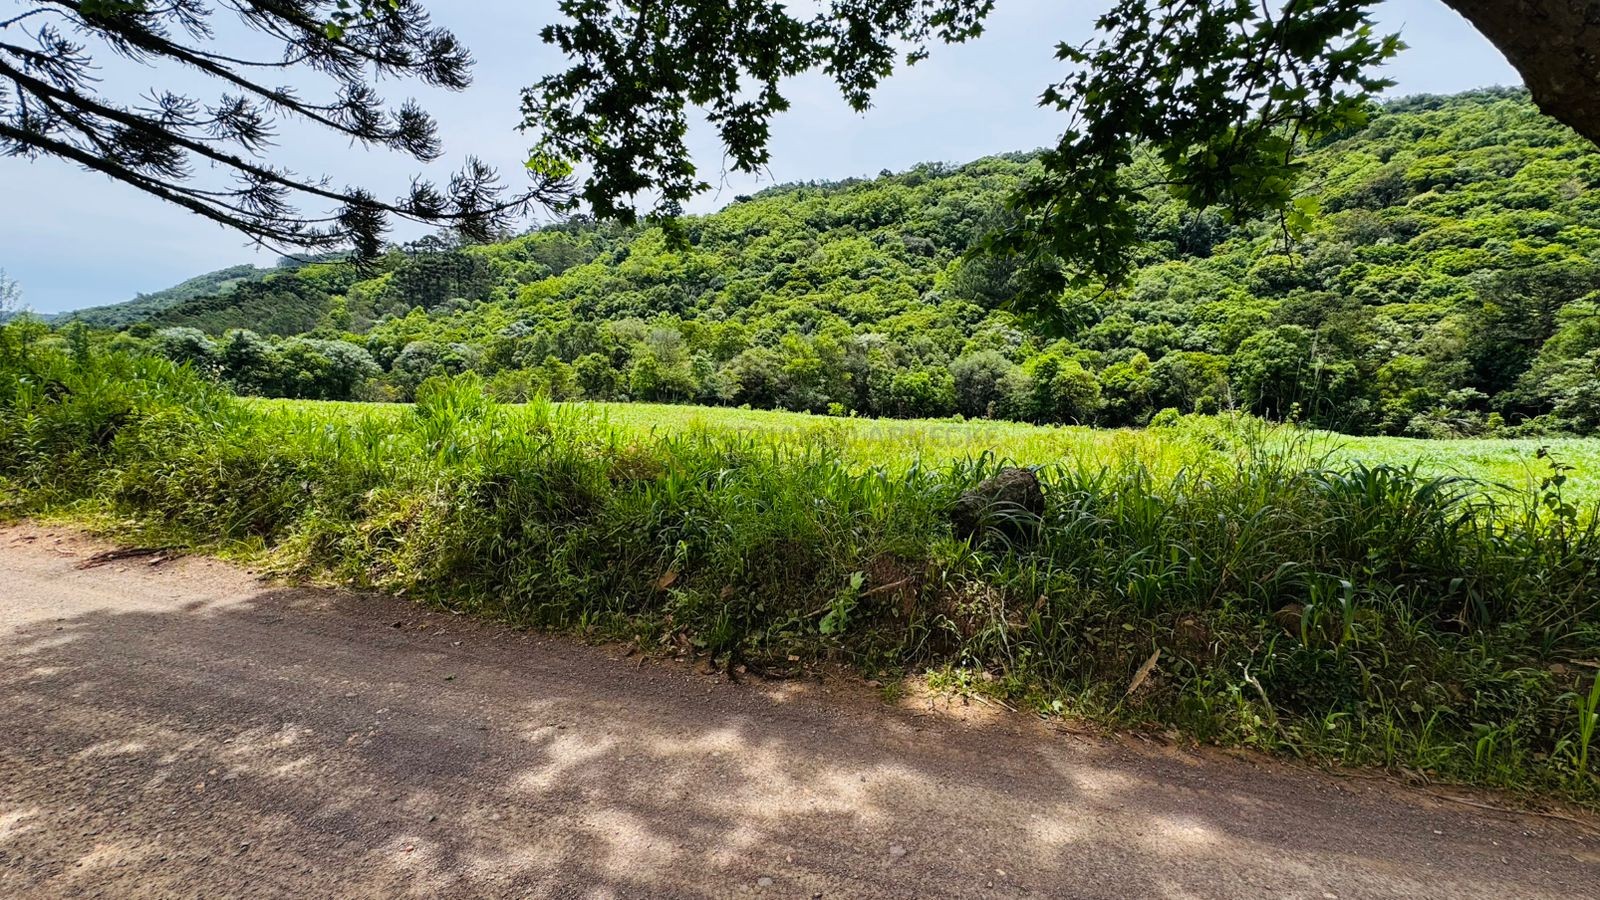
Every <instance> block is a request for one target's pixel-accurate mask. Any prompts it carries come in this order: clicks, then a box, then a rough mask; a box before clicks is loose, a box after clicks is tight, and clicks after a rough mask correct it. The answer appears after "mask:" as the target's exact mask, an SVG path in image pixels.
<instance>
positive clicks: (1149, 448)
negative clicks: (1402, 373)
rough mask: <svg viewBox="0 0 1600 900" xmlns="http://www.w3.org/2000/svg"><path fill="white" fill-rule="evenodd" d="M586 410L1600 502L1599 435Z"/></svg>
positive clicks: (871, 460) (320, 412) (1015, 457)
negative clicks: (1369, 468) (1342, 470)
mask: <svg viewBox="0 0 1600 900" xmlns="http://www.w3.org/2000/svg"><path fill="white" fill-rule="evenodd" d="M248 402H249V403H250V405H251V406H253V407H255V408H257V409H262V410H269V411H273V412H277V413H283V414H286V415H291V416H295V417H301V416H308V417H311V418H314V419H327V420H329V421H350V420H355V419H359V418H363V417H368V418H374V419H378V420H382V419H385V418H394V419H396V420H398V417H399V416H400V415H401V414H402V413H404V412H405V411H406V410H407V409H409V408H410V407H409V406H408V405H407V404H395V403H338V402H323V401H308V400H251V401H248ZM560 405H561V406H564V407H568V408H570V409H573V410H576V411H581V412H582V413H584V414H588V415H592V416H593V421H594V425H595V427H597V428H608V429H610V430H611V431H613V432H614V433H615V434H616V435H617V438H618V439H619V440H623V441H636V442H642V443H647V442H648V441H650V440H651V439H652V438H657V437H666V436H671V435H681V434H686V433H694V432H704V433H709V434H713V435H743V436H748V437H751V438H754V439H758V440H771V441H773V442H775V443H776V444H778V445H780V446H783V447H790V448H798V447H804V446H808V445H818V444H826V445H828V446H831V447H833V448H834V449H837V450H839V451H841V452H842V455H843V456H844V458H845V459H846V460H847V461H849V462H851V463H853V464H856V465H859V466H861V467H870V466H886V467H889V468H891V469H893V468H901V467H904V466H908V465H911V464H913V463H916V464H921V465H925V466H937V465H941V464H943V463H946V462H949V461H951V460H960V459H976V458H978V457H980V456H982V455H983V454H985V453H990V454H993V455H994V456H995V457H997V458H998V459H1001V460H1007V461H1010V462H1014V463H1017V464H1019V465H1043V464H1048V463H1054V462H1060V461H1065V460H1070V461H1072V462H1073V463H1075V464H1077V465H1084V464H1088V465H1094V464H1095V463H1111V462H1113V461H1117V460H1122V459H1126V458H1129V457H1133V458H1137V459H1139V460H1140V461H1142V462H1144V463H1145V464H1146V465H1148V466H1150V467H1151V468H1152V469H1153V470H1155V471H1157V472H1165V473H1168V474H1171V473H1174V472H1176V471H1177V470H1179V469H1180V468H1183V467H1185V466H1188V465H1190V464H1192V463H1193V462H1195V461H1197V460H1198V459H1199V458H1201V457H1204V456H1207V455H1209V454H1215V453H1218V452H1222V451H1223V449H1224V448H1226V447H1227V446H1229V445H1230V444H1231V443H1233V442H1232V441H1230V440H1229V435H1230V434H1232V435H1234V436H1237V435H1238V434H1239V433H1240V432H1241V431H1243V430H1246V429H1252V430H1254V431H1256V432H1261V433H1265V434H1266V435H1267V436H1268V437H1269V438H1270V439H1272V440H1274V441H1280V442H1282V443H1284V444H1285V445H1288V444H1296V445H1297V446H1298V448H1299V449H1300V450H1301V452H1303V453H1305V454H1307V455H1308V456H1310V457H1313V458H1325V459H1326V460H1327V462H1328V464H1329V465H1335V464H1338V463H1344V462H1363V463H1366V464H1368V465H1379V464H1387V465H1394V466H1415V467H1416V468H1417V469H1418V470H1419V471H1420V472H1422V473H1425V474H1428V475H1450V476H1458V477H1462V478H1469V479H1472V480H1474V481H1477V482H1481V483H1482V484H1483V485H1484V486H1485V488H1487V489H1490V490H1511V491H1519V490H1536V489H1537V488H1538V487H1539V484H1540V481H1541V479H1543V478H1545V477H1546V476H1548V475H1549V474H1550V466H1549V464H1548V463H1547V462H1546V461H1545V460H1542V459H1540V458H1539V457H1538V451H1539V449H1540V448H1541V447H1544V448H1548V449H1549V451H1550V453H1551V454H1552V455H1553V456H1554V458H1555V459H1556V460H1558V461H1559V462H1561V463H1563V464H1565V465H1569V466H1572V471H1570V472H1569V473H1568V476H1569V482H1568V484H1567V486H1566V489H1567V496H1568V498H1569V499H1570V500H1573V501H1575V502H1577V503H1579V504H1580V505H1587V504H1592V503H1595V502H1597V501H1600V438H1541V439H1534V438H1515V439H1499V438H1481V439H1462V440H1424V439H1418V438H1397V437H1353V436H1350V435H1343V434H1336V433H1333V432H1326V431H1317V430H1312V429H1304V428H1295V427H1291V426H1269V425H1264V424H1262V423H1259V422H1254V421H1247V422H1243V423H1240V422H1230V421H1229V420H1227V419H1221V418H1207V417H1198V416H1195V417H1189V418H1188V419H1186V420H1183V421H1182V422H1181V423H1180V424H1179V425H1178V426H1175V427H1170V428H1148V429H1130V428H1109V429H1101V428H1089V427H1083V426H1046V425H1030V424H1026V423H1019V422H997V421H986V420H976V419H975V420H970V421H959V420H952V419H857V418H836V417H830V416H819V415H810V414H807V413H796V412H786V411H781V410H756V409H732V408H720V407H705V406H687V405H671V404H662V403H569V404H560Z"/></svg>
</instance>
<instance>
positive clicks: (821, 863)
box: [0, 573, 1584, 898]
mask: <svg viewBox="0 0 1600 900" xmlns="http://www.w3.org/2000/svg"><path fill="white" fill-rule="evenodd" d="M138 577H139V578H141V579H144V580H146V581H151V582H152V583H154V582H159V583H161V584H164V585H167V586H168V587H169V588H170V589H169V590H167V591H166V592H165V593H162V592H161V591H151V592H148V593H150V594H151V596H152V597H153V598H154V599H151V598H149V597H147V598H146V599H142V600H140V601H138V602H136V603H129V604H123V603H106V604H98V605H97V604H94V603H89V604H86V606H88V607H95V608H80V609H79V611H78V612H77V613H76V614H73V615H68V616H65V617H62V618H55V617H53V616H50V615H46V614H44V613H41V612H39V611H38V610H33V611H29V610H27V609H24V610H23V611H22V612H20V613H15V614H14V615H11V618H12V619H14V620H16V621H15V622H12V621H7V624H8V625H12V624H15V627H14V628H8V629H7V630H9V631H11V632H12V633H11V634H8V635H7V636H6V637H5V639H4V642H3V643H0V709H3V710H4V716H5V718H6V721H5V723H4V724H3V725H0V767H3V769H4V772H3V776H4V778H5V779H6V781H7V787H6V789H5V790H4V791H3V792H0V893H3V894H7V895H9V896H27V895H33V894H41V895H43V894H72V893H85V894H92V893H96V892H102V893H105V894H107V895H117V896H125V895H127V893H128V889H129V888H132V887H135V886H136V887H137V888H139V889H140V890H142V891H146V892H148V893H152V894H171V895H195V896H201V895H204V896H217V895H252V896H263V895H291V894H292V895H300V896H303V895H325V896H355V895H374V896H378V895H382V896H394V895H400V894H413V895H422V896H583V897H591V896H592V897H668V896H730V895H734V896H737V895H744V894H749V895H752V896H754V895H763V896H780V897H789V896H805V897H811V896H817V895H822V896H828V897H833V896H850V897H871V896H1013V895H1014V896H1074V897H1102V896H1103V897H1119V898H1122V897H1146V896H1151V897H1159V896H1170V897H1189V896H1219V897H1235V896H1253V895H1271V896H1307V897H1323V896H1327V895H1333V896H1338V897H1351V896H1363V895H1374V896H1394V895H1397V894H1416V895H1425V896H1447V895H1448V896H1484V897H1491V896H1494V897H1499V896H1522V897H1529V896H1539V895H1543V894H1549V895H1551V896H1555V895H1557V894H1564V895H1566V896H1571V895H1572V894H1571V890H1572V888H1573V886H1574V885H1580V884H1582V883H1583V882H1582V881H1581V879H1582V878H1583V877H1584V874H1583V864H1582V863H1581V862H1580V861H1577V860H1574V858H1573V857H1572V855H1571V854H1572V852H1574V851H1573V849H1572V848H1575V847H1576V848H1581V847H1583V846H1584V844H1583V839H1582V838H1581V837H1580V836H1578V835H1576V834H1574V833H1565V832H1562V833H1556V834H1552V835H1543V836H1539V837H1530V836H1529V834H1528V830H1529V828H1530V827H1531V826H1530V825H1529V823H1528V822H1526V821H1519V820H1516V819H1514V818H1508V817H1505V816H1501V815H1499V814H1496V813H1489V812H1484V813H1476V812H1474V811H1471V810H1462V809H1456V808H1445V807H1439V806H1436V805H1432V804H1429V803H1426V802H1423V801H1420V800H1417V799H1415V798H1409V797H1407V796H1405V795H1404V794H1402V793H1399V792H1396V791H1395V790H1393V789H1390V788H1387V787H1384V786H1369V783H1366V782H1342V781H1339V780H1336V779H1332V778H1329V777H1325V776H1321V775H1317V774H1315V773H1310V772H1304V771H1297V770H1290V769H1286V768H1285V767H1279V766H1270V765H1269V766H1253V765H1251V764H1248V763H1245V762H1231V761H1221V762H1219V761H1218V760H1217V759H1215V758H1214V757H1206V758H1201V757H1199V756H1195V755H1189V754H1185V753H1181V752H1176V751H1143V750H1138V749H1134V748H1129V747H1127V746H1125V745H1119V744H1115V743H1111V742H1103V741H1097V740H1079V739H1069V738H1063V737H1059V736H1057V737H1054V738H1052V737H1050V736H1047V735H1041V734H1040V733H1039V732H1038V730H1037V729H1034V728H1031V727H1029V726H1028V723H1026V722H1015V723H1010V724H1001V725H998V726H984V727H974V726H970V725H968V724H963V723H960V722H956V721H951V720H946V719H942V718H940V717H938V716H926V717H921V718H918V717H914V716H913V715H912V714H910V713H908V712H905V711H894V710H889V709H883V708H871V707H870V706H864V705H862V704H857V703H843V704H841V703H837V702H832V701H831V700H830V698H828V697H825V696H822V690H821V688H819V687H818V686H816V685H814V684H808V683H798V682H782V683H755V684H742V685H730V684H722V683H715V682H713V681H712V680H711V679H709V678H707V677H705V676H701V675H696V674H694V673H692V672H689V671H688V670H687V669H686V668H685V667H682V666H677V665H663V664H656V663H649V664H644V665H640V664H638V662H637V660H625V659H619V658H617V654H615V653H608V652H607V651H606V650H604V649H601V648H591V647H583V646H578V645H575V644H573V643H571V642H569V641H566V640H563V639H558V638H543V637H538V636H531V635H527V634H523V633H518V632H514V631H510V630H506V629H501V628H497V627H494V626H490V625H483V624H479V623H474V622H471V621H468V620H464V619H461V618H458V617H453V616H450V615H447V614H443V613H439V612H430V611H427V610H424V609H422V608H420V607H418V606H415V605H412V604H408V603H405V602H402V601H399V600H395V599H392V598H385V597H377V596H371V595H362V594H355V593H349V592H339V591H325V590H313V589H298V588H260V587H257V588H255V589H254V590H252V591H251V592H249V593H248V594H247V595H244V596H238V597H234V598H233V599H231V600H229V601H227V602H218V601H215V600H213V599H211V598H210V597H209V596H207V595H206V594H205V592H204V591H201V590H189V589H186V588H184V587H183V586H182V583H181V579H178V578H177V576H174V575H171V574H168V575H164V576H158V575H155V574H147V573H139V575H138ZM3 596H4V595H3V594H0V597H3ZM141 596H144V594H141ZM4 605H5V601H0V609H3V608H4ZM1018 726H1021V727H1020V728H1019V727H1018ZM1019 731H1020V733H1019ZM1557 845H1559V846H1560V847H1561V848H1562V849H1561V852H1560V853H1556V852H1555V851H1554V849H1553V848H1554V847H1555V846H1557ZM1502 859H1503V860H1504V861H1503V862H1502Z"/></svg>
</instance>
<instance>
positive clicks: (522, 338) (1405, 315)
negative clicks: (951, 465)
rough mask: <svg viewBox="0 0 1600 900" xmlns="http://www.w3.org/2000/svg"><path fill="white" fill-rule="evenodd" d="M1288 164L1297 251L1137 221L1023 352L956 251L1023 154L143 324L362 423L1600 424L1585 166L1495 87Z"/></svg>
mask: <svg viewBox="0 0 1600 900" xmlns="http://www.w3.org/2000/svg"><path fill="white" fill-rule="evenodd" d="M1306 164H1307V173H1306V177H1305V183H1304V187H1305V189H1306V191H1307V192H1308V193H1310V194H1313V195H1315V196H1316V197H1317V199H1318V202H1319V204H1320V213H1319V214H1318V216H1317V218H1316V222H1315V224H1314V227H1313V228H1312V230H1311V232H1310V233H1309V234H1308V235H1306V236H1305V237H1304V238H1303V239H1301V240H1298V241H1294V242H1292V243H1291V242H1290V241H1289V240H1288V238H1287V237H1286V235H1285V232H1284V230H1283V229H1282V228H1281V227H1280V225H1279V223H1275V222H1249V223H1240V224H1234V223H1230V222H1228V221H1227V220H1226V219H1225V218H1224V217H1222V216H1220V215H1218V214H1216V213H1210V212H1208V213H1204V214H1200V215H1195V214H1191V213H1189V212H1188V211H1186V210H1185V209H1183V208H1182V207H1181V206H1180V205H1179V204H1177V203H1176V202H1174V201H1171V200H1169V199H1166V198H1164V197H1157V198H1155V199H1153V200H1152V201H1151V202H1149V203H1147V204H1145V205H1144V206H1143V207H1142V208H1141V209H1140V210H1139V214H1140V220H1141V223H1142V230H1143V232H1144V234H1145V236H1146V237H1147V238H1148V241H1149V243H1148V245H1147V247H1146V249H1145V250H1144V255H1143V258H1142V259H1141V261H1140V262H1141V266H1140V268H1139V270H1138V272H1137V275H1136V277H1135V278H1134V280H1133V281H1132V283H1131V284H1130V285H1128V286H1126V287H1125V288H1124V289H1121V290H1117V291H1107V292H1096V291H1077V292H1071V293H1068V294H1066V295H1065V296H1060V297H1049V298H1046V299H1047V300H1049V301H1050V304H1047V305H1053V306H1054V307H1055V308H1057V309H1058V311H1059V314H1058V315H1056V316H1054V317H1052V319H1051V321H1050V322H1048V323H1045V324H1046V325H1048V327H1042V326H1041V324H1040V323H1037V322H1027V321H1022V320H1020V319H1019V318H1018V317H1017V316H1015V315H1013V313H1012V312H1010V311H1009V309H1010V308H1011V305H1012V302H1013V301H1015V300H1017V299H1018V298H1033V297H1034V295H1033V293H1031V292H1036V291H1037V290H1038V288H1036V287H1034V284H1035V283H1036V279H1034V278H1033V277H1031V275H1032V273H1033V272H1034V271H1036V270H1035V269H1033V268H1031V267H1030V266H1024V265H1020V264H1018V263H1017V262H1016V261H1014V260H994V259H982V258H979V259H972V258H968V257H967V255H966V252H967V251H968V250H969V248H971V247H972V245H973V242H974V241H975V240H976V239H977V238H978V237H979V236H980V235H982V234H983V233H985V231H986V230H988V229H990V228H991V227H993V226H995V225H996V224H998V223H1001V222H1003V221H1004V218H1005V215H1006V213H1005V210H1004V198H1005V196H1006V194H1007V192H1008V191H1009V190H1010V189H1011V188H1012V187H1013V186H1014V185H1016V184H1017V183H1018V181H1019V180H1020V179H1023V178H1025V177H1027V175H1028V173H1029V171H1030V168H1031V165H1032V163H1031V158H1030V157H1029V156H1026V155H1016V156H1006V157H995V158H989V159H984V160H979V161H977V162H974V163H971V164H968V165H964V166H946V165H938V164H928V165H922V166H918V167H916V168H914V169H912V170H910V171H907V172H902V173H899V174H885V175H883V176H881V177H879V178H875V179H870V180H867V179H853V180H848V181H843V182H837V183H828V184H799V185H786V186H782V187H777V188H773V189H770V190H767V191H764V192H762V193H760V194H758V195H756V196H754V197H750V198H740V199H739V200H738V201H736V202H734V203H733V204H731V205H730V206H729V207H727V208H726V209H724V210H722V211H720V212H718V213H715V214H712V215H707V216H698V217H691V218H689V219H688V220H687V222H686V223H685V224H686V233H687V237H688V243H689V246H688V248H687V249H682V250H680V249H675V248H671V247H669V246H668V244H667V241H666V240H665V238H664V236H663V234H662V233H661V232H660V231H659V230H656V229H644V228H641V229H623V228H618V227H613V226H608V225H603V224H595V223H589V222H581V221H579V222H572V223H567V224H564V225H562V226H559V227H554V228H548V229H544V230H541V231H538V232H535V233H532V234H528V235H524V236H521V237H517V238H513V239H510V240H507V241H504V242H501V243H497V244H493V245H489V246H481V247H466V248H462V247H455V246H452V245H450V244H448V243H447V242H443V241H437V240H430V241H428V242H425V244H423V245H415V246H411V247H408V248H404V249H397V250H395V251H393V252H391V253H390V254H389V255H388V256H386V257H385V258H384V259H382V260H380V261H379V262H378V264H377V266H376V267H375V268H374V269H372V270H369V271H364V272H357V271H355V270H354V269H353V268H351V267H350V266H348V265H345V264H340V263H335V264H320V265H312V266H306V267H304V268H301V269H298V270H296V271H293V272H282V273H276V274H272V275H268V276H265V277H264V278H262V279H260V280H259V281H255V282H251V283H249V284H247V285H245V286H243V287H236V288H234V289H233V290H232V291H231V292H227V293H221V294H218V295H214V296H210V297H199V298H193V299H189V300H186V301H183V302H181V303H178V304H176V305H173V306H170V307H168V308H164V309H161V310H159V311H155V312H153V313H152V314H151V315H149V317H148V318H147V321H148V322H150V324H152V325H154V326H156V327H158V328H171V327H189V328H195V329H199V330H200V331H203V332H206V333H207V334H209V335H210V337H209V338H202V337H201V336H199V335H194V334H189V333H184V334H183V335H182V340H181V341H172V342H169V343H175V344H179V345H181V346H182V347H184V348H187V349H184V350H182V351H181V352H182V353H185V354H189V355H194V354H199V355H201V356H205V355H207V354H214V355H216V356H218V358H219V359H220V358H222V357H226V355H227V345H228V342H229V341H230V340H236V339H237V338H221V336H222V335H223V333H224V332H226V331H227V330H228V329H231V328H248V329H252V330H253V331H256V332H262V333H266V334H272V335H281V336H287V335H290V334H295V333H300V332H312V333H313V334H314V336H315V337H317V338H321V339H342V340H345V341H347V342H350V343H353V344H356V345H359V346H360V347H361V348H362V349H364V350H365V351H366V353H367V354H368V356H370V358H371V361H372V362H373V363H374V364H376V366H377V367H378V368H379V369H381V370H382V371H381V374H380V375H378V376H377V377H376V378H374V379H371V380H370V381H368V382H366V387H365V388H364V389H363V390H362V391H360V392H358V393H360V394H361V395H362V396H367V397H373V398H379V399H382V398H395V399H406V398H409V397H410V396H411V394H412V392H413V391H414V390H415V388H416V386H417V385H418V384H419V383H420V382H421V381H422V380H423V379H424V378H426V377H428V376H430V375H434V374H443V373H451V372H459V371H463V370H468V369H471V370H476V371H479V372H481V373H483V374H484V375H485V376H486V377H488V378H489V380H490V384H491V386H492V388H493V389H494V390H495V392H496V393H497V394H498V395H499V396H502V397H504V398H507V399H520V398H523V397H526V396H530V395H532V394H534V393H539V392H544V393H549V394H551V395H552V396H555V397H556V398H558V399H560V398H567V397H579V396H582V397H589V398H593V399H601V400H612V399H632V400H651V401H667V402H698V403H707V404H726V405H746V404H747V405H750V406H752V407H776V408H785V409H793V410H809V411H813V412H833V413H854V414H861V415H877V416H898V417H903V416H946V415H951V414H955V413H960V414H963V415H966V416H984V415H987V416H995V417H1003V418H1014V419H1023V420H1032V421H1040V422H1081V423H1094V424H1105V425H1128V424H1142V423H1144V422H1146V421H1148V420H1149V418H1150V417H1151V416H1152V415H1154V414H1155V413H1156V412H1157V411H1159V410H1161V409H1164V408H1169V407H1170V408H1175V409H1177V410H1179V411H1181V412H1190V411H1200V412H1208V411H1212V410H1217V409H1224V408H1237V409H1244V410H1249V411H1252V412H1255V413H1258V414H1261V415H1264V416H1268V417H1272V418H1302V419H1308V420H1311V421H1314V422H1316V423H1318V424H1321V425H1324V426H1327V427H1331V428H1336V429H1339V430H1344V431H1350V432H1357V433H1381V434H1413V435H1428V436H1451V435H1469V434H1501V433H1506V432H1507V430H1508V429H1510V430H1511V431H1513V432H1515V431H1519V430H1520V431H1523V432H1539V431H1546V430H1571V431H1579V432H1590V431H1593V430H1595V429H1596V427H1600V304H1597V303H1596V297H1597V296H1600V295H1597V294H1596V291H1597V290H1600V264H1597V259H1596V254H1597V253H1600V228H1597V227H1596V226H1597V223H1600V218H1597V212H1600V208H1597V206H1600V202H1597V196H1600V195H1597V194H1596V193H1595V191H1594V190H1593V188H1594V187H1595V185H1596V183H1597V180H1600V157H1597V156H1596V155H1595V154H1594V148H1593V147H1592V146H1590V145H1589V144H1587V143H1586V142H1584V141H1582V140H1580V139H1579V138H1577V137H1576V136H1575V135H1573V134H1572V133H1571V132H1570V131H1568V130H1567V129H1566V128H1564V127H1563V126H1561V125H1559V124H1557V123H1555V122H1553V121H1552V120H1550V119H1548V118H1546V117H1544V116H1542V115H1540V114H1539V113H1538V112H1537V111H1536V110H1535V109H1534V108H1533V106H1532V105H1531V104H1530V103H1529V102H1528V101H1527V99H1526V98H1525V96H1524V95H1523V94H1521V93H1520V92H1515V91H1509V90H1489V91H1480V92H1474V93H1471V94H1464V95H1459V96H1453V97H1415V98H1408V99H1405V100H1400V101H1396V102H1393V103H1390V104H1389V105H1387V106H1385V107H1383V108H1381V109H1379V110H1377V111H1376V112H1375V114H1374V115H1373V117H1372V119H1371V121H1370V123H1369V124H1368V125H1367V126H1366V127H1364V128H1363V129H1361V130H1359V131H1356V132H1353V133H1350V134H1344V135H1336V136H1333V137H1330V138H1327V139H1325V140H1323V141H1322V142H1321V143H1320V144H1318V145H1317V146H1315V147H1314V148H1313V150H1312V152H1311V153H1310V154H1309V155H1308V157H1307V159H1306ZM1032 265H1048V261H1045V262H1043V263H1035V264H1032ZM218 338H221V340H220V341H218ZM266 343H270V341H269V342H266ZM252 346H254V345H252ZM268 349H269V350H270V348H268ZM301 349H303V346H302V348H301ZM251 352H252V353H254V352H256V351H255V350H252V351H251ZM262 352H266V351H262ZM235 355H236V356H237V355H238V354H235ZM246 355H249V354H246ZM252 358H253V357H252ZM219 365H221V368H222V369H223V370H224V374H225V375H226V376H227V377H230V378H233V379H234V381H235V383H236V384H237V385H239V386H241V387H242V388H243V389H245V390H255V391H265V392H269V393H270V392H271V391H272V388H271V387H269V386H267V385H268V382H269V381H270V379H263V378H255V379H254V380H251V377H250V376H248V373H245V374H241V373H235V372H230V371H228V369H227V366H226V365H223V364H219ZM253 365H254V363H253ZM325 394H326V392H324V395H325Z"/></svg>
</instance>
